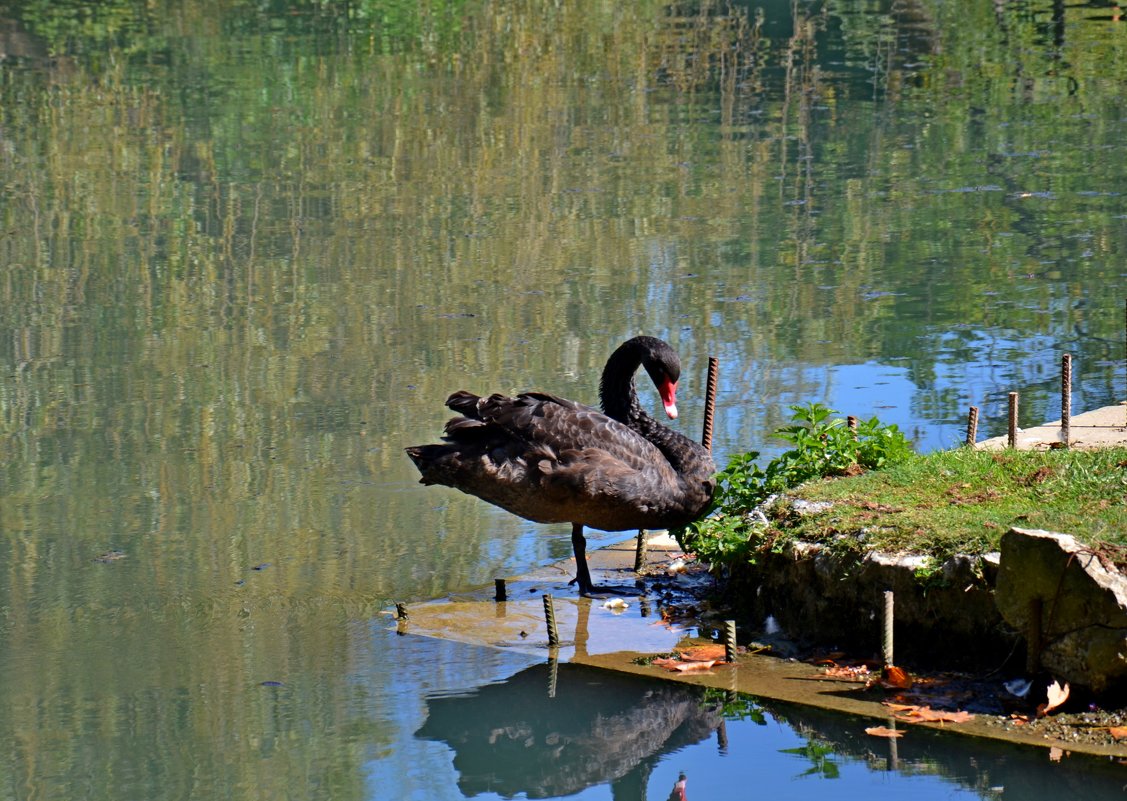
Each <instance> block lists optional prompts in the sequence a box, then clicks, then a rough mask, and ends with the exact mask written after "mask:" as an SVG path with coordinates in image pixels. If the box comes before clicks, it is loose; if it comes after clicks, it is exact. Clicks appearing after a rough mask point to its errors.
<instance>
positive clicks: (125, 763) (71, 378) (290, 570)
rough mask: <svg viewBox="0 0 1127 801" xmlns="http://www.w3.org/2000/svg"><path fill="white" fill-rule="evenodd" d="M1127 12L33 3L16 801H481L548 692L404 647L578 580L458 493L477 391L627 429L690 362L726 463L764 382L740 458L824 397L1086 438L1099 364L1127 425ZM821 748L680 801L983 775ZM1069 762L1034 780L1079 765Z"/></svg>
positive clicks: (7, 508)
mask: <svg viewBox="0 0 1127 801" xmlns="http://www.w3.org/2000/svg"><path fill="white" fill-rule="evenodd" d="M1114 15H1115V14H1114V11H1112V10H1109V9H1108V8H1104V7H1100V6H1097V5H1066V6H1062V5H1061V4H1059V3H1053V2H1051V1H1050V0H1044V1H1043V2H1041V1H1040V0H1013V2H999V3H989V4H966V3H960V4H950V3H944V2H938V1H937V0H914V1H913V2H909V3H895V4H892V3H875V4H874V3H860V2H856V1H855V0H824V2H816V3H805V2H800V3H791V2H789V0H787V1H786V2H777V1H776V0H770V2H765V3H762V4H760V5H758V6H752V5H750V4H741V3H733V4H732V5H726V4H724V5H722V4H707V3H699V4H679V3H678V4H670V3H662V2H631V3H608V2H601V0H592V1H588V0H574V1H573V2H567V3H548V2H535V1H534V2H524V3H480V2H474V1H473V0H465V2H463V1H462V0H421V2H418V3H400V2H388V1H387V0H356V1H355V2H349V3H334V2H310V3H303V2H295V3H284V4H269V3H265V4H263V3H257V4H256V3H227V4H223V3H219V4H217V3H211V2H207V3H205V2H194V1H193V0H179V1H178V2H162V0H152V1H149V0H146V2H141V1H140V0H103V2H99V3H77V4H76V3H43V2H33V1H31V0H28V1H27V2H19V1H18V0H10V1H8V2H3V1H2V0H0V197H3V198H4V202H3V203H0V447H2V449H3V454H4V459H3V460H0V566H3V567H2V569H0V642H2V643H3V648H0V677H2V680H0V741H2V742H5V743H8V744H10V746H11V747H10V748H7V749H5V750H3V752H2V753H0V777H5V778H4V779H0V801H7V799H22V798H27V797H29V796H37V797H51V798H68V797H77V796H82V797H86V798H91V799H96V800H100V799H107V801H108V799H114V801H117V799H122V798H146V799H164V798H168V799H172V798H176V799H179V798H218V797H223V798H231V799H233V801H245V800H247V799H258V798H270V799H274V798H280V797H289V798H295V799H296V798H325V797H332V798H334V799H356V798H364V797H387V798H405V797H411V798H431V797H434V798H442V797H457V795H456V793H457V792H458V791H457V776H456V775H455V773H454V768H453V767H452V765H453V760H452V756H451V754H452V752H451V751H450V749H449V747H448V746H447V745H446V744H445V742H446V741H445V740H442V739H441V738H438V739H421V738H420V736H417V734H416V733H417V732H418V731H419V730H420V729H421V727H422V726H424V725H425V723H426V721H427V716H426V711H427V709H428V706H429V705H430V704H431V698H432V697H433V696H434V695H435V694H436V693H438V694H443V695H448V694H451V693H455V694H457V693H466V692H471V691H473V690H474V688H477V687H479V686H481V685H482V684H484V683H487V682H498V681H505V680H508V679H509V678H510V677H513V676H516V675H519V674H520V673H521V671H522V670H523V669H525V668H528V667H529V665H528V664H527V663H526V662H522V661H521V660H519V659H517V660H516V662H514V661H513V659H514V657H512V655H510V654H506V653H503V652H492V651H488V652H487V651H473V650H467V649H464V648H459V647H455V646H450V645H446V644H442V643H437V642H431V641H422V640H419V641H416V640H413V638H410V637H407V638H396V637H393V636H390V635H385V634H384V633H383V632H382V628H381V627H382V625H383V623H384V621H383V618H382V617H381V616H380V615H379V612H380V610H381V609H383V608H385V607H386V606H387V605H388V603H389V602H391V601H395V600H406V601H409V602H415V601H417V600H419V599H423V598H433V597H439V596H443V595H446V594H449V593H455V592H458V591H460V590H463V589H466V588H472V587H480V586H483V585H488V584H489V583H490V582H491V580H492V579H493V577H495V576H498V575H509V574H512V573H515V572H520V571H523V570H525V569H527V568H529V567H530V566H533V565H537V564H542V563H544V562H547V561H549V560H553V559H557V558H562V557H565V556H567V554H568V553H569V551H570V546H569V543H568V532H567V530H566V527H545V526H535V525H532V524H528V523H525V522H524V521H521V520H517V519H514V518H513V517H512V516H510V515H506V514H503V513H500V512H498V511H497V510H494V509H492V508H489V507H486V506H485V505H484V504H482V503H480V502H478V501H476V500H474V499H471V498H467V497H464V496H461V495H459V494H458V493H455V492H450V491H445V490H441V489H437V488H430V489H426V488H423V487H420V486H419V485H418V484H417V483H416V478H417V476H416V475H415V473H414V470H413V468H412V466H411V464H410V463H409V461H408V460H407V458H406V457H405V456H404V454H403V452H402V448H403V447H404V446H405V445H407V444H413V443H419V442H427V441H432V440H433V439H434V438H435V437H437V436H438V434H439V432H440V430H441V426H442V423H443V422H444V421H445V419H446V417H447V412H446V410H444V409H443V408H442V406H441V403H442V399H443V398H445V397H446V395H447V394H448V393H449V392H451V391H453V390H456V389H460V388H466V389H470V390H473V391H479V392H492V391H506V392H509V391H515V390H521V389H527V388H540V389H546V390H550V391H553V392H557V393H559V394H562V395H565V396H567V397H571V398H575V399H577V400H581V401H587V402H594V400H595V399H596V397H597V385H598V376H599V371H600V369H601V367H602V365H603V363H604V361H605V359H606V357H607V355H608V354H609V352H610V351H611V350H612V349H613V347H614V346H615V345H616V344H618V343H619V342H621V341H623V340H624V339H626V338H628V337H629V336H632V335H634V334H637V333H649V334H654V335H658V336H663V337H665V338H667V339H669V340H670V341H671V342H673V344H674V345H675V346H676V347H677V348H678V349H679V351H680V352H681V354H682V357H683V361H684V365H685V371H684V376H685V377H684V379H683V382H682V387H681V392H680V396H679V406H680V408H681V411H682V417H681V419H680V420H679V421H678V423H677V425H678V427H679V428H680V430H682V431H684V432H688V433H691V434H696V433H697V432H699V431H700V428H701V408H700V397H701V393H702V389H703V386H702V385H703V377H704V373H705V365H706V358H707V356H709V355H715V356H718V357H719V358H720V360H721V370H722V382H721V387H720V390H721V393H720V402H719V414H718V418H717V430H716V438H715V447H716V451H717V453H718V454H719V456H720V457H721V459H723V458H725V457H726V456H728V455H730V454H732V453H736V452H740V451H745V450H759V451H762V452H763V453H765V454H770V453H772V452H773V451H775V450H777V449H778V448H779V447H780V443H778V442H774V441H772V440H771V439H770V437H769V434H770V432H771V431H773V430H774V429H776V428H777V427H778V426H780V425H782V424H784V423H785V422H787V419H788V417H789V412H788V409H787V406H788V405H789V404H791V403H807V402H814V401H819V402H824V403H827V404H829V405H831V406H834V407H836V408H838V409H839V411H840V412H841V413H843V414H854V415H858V416H862V417H868V416H871V415H874V414H875V415H877V416H879V417H880V418H882V419H884V420H885V421H887V422H895V423H897V424H898V425H899V426H900V427H901V428H903V429H904V430H905V431H906V432H908V433H909V434H910V435H911V436H913V437H915V438H916V440H917V442H918V443H919V445H920V446H921V447H922V448H925V449H930V448H935V447H942V446H946V445H950V444H953V443H954V442H957V441H959V440H960V439H961V438H962V427H963V424H964V421H965V416H966V411H967V406H968V405H970V404H972V403H974V404H976V405H979V406H980V407H982V410H983V419H982V424H981V433H982V434H983V435H984V436H985V435H991V434H997V433H1001V431H1002V427H1003V426H1004V414H1002V410H1003V409H1004V403H1005V397H1006V393H1007V392H1009V391H1010V390H1016V391H1020V392H1021V393H1022V406H1021V409H1022V423H1023V424H1031V423H1040V422H1042V421H1044V420H1046V419H1050V418H1052V417H1053V416H1055V414H1056V409H1057V408H1059V407H1058V406H1057V395H1056V391H1057V389H1056V388H1057V383H1058V377H1057V370H1058V365H1059V358H1060V354H1061V353H1062V352H1063V351H1065V350H1068V351H1070V352H1071V353H1072V354H1073V356H1074V357H1075V360H1076V369H1075V388H1074V399H1075V405H1076V407H1077V409H1080V408H1084V407H1090V406H1095V405H1102V404H1105V403H1112V402H1117V401H1118V400H1120V399H1121V398H1122V396H1123V391H1124V383H1123V381H1124V376H1123V371H1122V356H1123V341H1122V335H1123V295H1124V294H1125V287H1127V282H1125V280H1124V276H1125V273H1127V268H1125V267H1124V263H1123V254H1124V253H1127V226H1125V225H1124V207H1123V206H1124V204H1123V195H1122V193H1123V191H1124V189H1123V188H1124V187H1125V186H1127V100H1125V95H1124V93H1123V91H1122V81H1121V78H1120V72H1121V70H1117V69H1116V67H1117V66H1118V65H1121V64H1123V63H1127V37H1125V36H1123V32H1122V23H1121V22H1119V21H1117V20H1114V19H1113V17H1114ZM643 396H644V400H645V403H646V404H647V406H648V407H649V408H656V399H655V397H654V394H653V392H652V390H651V389H649V388H646V389H644V390H643ZM594 539H596V541H606V539H607V538H606V537H601V538H594ZM107 555H109V556H107ZM373 621H376V622H373ZM373 627H374V629H373ZM607 706H608V708H611V707H613V699H611V700H609V701H608V702H607ZM764 714H765V715H767V716H768V717H770V716H772V715H778V714H779V713H778V712H777V711H776V710H767V711H765V712H764ZM803 714H804V713H800V712H799V711H797V710H793V709H791V710H787V711H786V712H785V713H783V714H782V716H783V717H785V719H786V720H787V721H788V723H787V724H785V725H784V724H779V723H769V724H768V725H767V726H765V727H762V726H758V725H755V724H752V723H748V722H738V723H737V722H730V723H729V724H728V725H727V729H728V736H729V742H730V747H729V750H728V756H719V755H718V754H717V751H716V748H715V745H714V742H715V737H708V738H704V739H702V740H701V741H700V742H696V743H695V744H687V743H685V742H681V743H678V744H676V745H675V746H670V748H672V749H673V750H674V752H673V753H670V754H667V755H664V756H661V757H659V758H656V759H655V760H653V767H652V770H653V772H652V774H651V775H650V777H649V779H648V781H649V785H648V788H647V789H648V795H649V797H650V798H654V797H657V798H664V797H666V796H667V795H668V792H669V789H670V787H671V785H672V782H671V779H673V778H675V775H676V772H677V771H679V770H686V772H687V773H688V774H689V782H690V783H689V793H690V797H692V794H693V793H694V792H695V793H696V794H697V798H698V801H699V798H700V797H701V795H702V794H705V793H711V792H713V791H712V790H711V789H710V788H709V787H708V786H707V784H706V782H707V781H708V780H709V779H710V777H711V778H714V779H715V780H716V781H719V780H720V779H721V778H724V779H725V780H727V779H726V777H728V776H732V777H739V776H741V775H743V776H745V777H746V782H747V783H749V782H751V781H752V779H754V780H756V781H757V782H758V783H760V784H763V785H764V786H768V787H773V788H776V790H775V792H776V793H777V794H782V795H784V796H785V794H786V793H791V792H792V791H793V792H794V793H796V794H799V795H800V794H802V793H805V792H807V791H809V790H810V789H811V788H814V789H820V788H821V787H822V786H823V785H824V786H825V787H827V788H832V790H833V791H834V793H835V794H836V795H842V796H846V797H849V796H850V795H859V794H861V793H866V794H869V793H870V792H871V791H873V788H874V786H875V787H878V788H883V789H879V790H878V791H877V792H878V795H879V794H881V793H883V795H884V796H894V795H896V794H899V793H900V792H901V789H902V786H903V785H902V783H908V784H911V786H912V789H913V792H915V791H916V789H915V788H917V787H923V788H924V790H923V791H924V792H931V793H940V794H941V793H943V792H945V791H953V788H955V787H956V785H953V784H952V783H950V782H948V781H947V780H945V779H935V778H931V777H926V776H925V777H919V778H912V779H910V780H909V779H904V778H900V777H899V776H898V775H897V774H886V773H880V772H870V771H869V770H868V768H867V767H866V768H863V767H862V766H861V763H859V762H856V763H855V762H852V761H851V757H850V756H849V755H850V754H854V753H856V754H860V753H863V752H865V751H867V750H874V749H875V750H877V751H879V750H880V748H883V746H884V744H883V743H881V744H877V745H874V744H873V743H871V742H868V741H867V740H864V741H863V742H865V748H864V749H862V748H861V747H859V746H857V747H855V744H854V743H853V742H852V741H850V740H849V739H848V737H846V738H844V739H841V740H832V744H831V745H829V746H828V747H829V748H830V750H831V751H832V752H833V753H834V754H835V755H836V756H835V757H834V758H833V759H832V760H830V761H831V762H832V763H834V764H838V771H839V775H840V776H841V777H842V778H838V779H833V780H830V779H826V778H821V777H824V776H825V773H822V774H818V775H816V776H812V777H808V778H801V779H800V778H796V777H797V776H799V775H800V774H801V773H803V772H804V771H805V770H806V768H805V767H804V765H806V764H807V762H809V761H810V760H809V759H807V760H806V761H805V762H804V761H803V759H802V758H797V757H795V756H794V755H790V754H781V751H782V750H783V749H788V748H792V747H796V744H798V745H801V744H802V742H803V741H804V739H805V738H807V734H806V733H805V732H806V731H807V730H808V729H809V728H810V727H811V726H813V725H814V724H812V723H807V724H802V723H801V722H800V720H802V719H804V718H803ZM791 724H794V726H795V728H794V729H791V728H790V726H791ZM818 725H819V726H821V724H818ZM796 732H798V733H796ZM768 735H769V736H770V738H778V742H776V741H775V739H770V740H769V741H768V740H762V739H760V738H763V737H767V736H768ZM741 738H742V739H741ZM557 744H558V743H557ZM737 744H738V747H737ZM907 748H908V746H907V745H905V749H907ZM547 749H548V746H547V745H546V746H544V747H543V750H544V751H545V752H547ZM677 749H679V750H677ZM536 750H538V751H539V750H541V747H540V746H537V747H536ZM659 752H660V749H659ZM881 753H883V752H881ZM690 756H691V757H692V759H691V760H690V759H689V757H690ZM752 757H754V761H753V760H752ZM1042 757H1043V754H1039V753H1034V754H1033V756H1030V757H1024V756H1023V757H1018V756H1014V757H1012V758H1011V757H1006V759H1007V760H1010V761H1017V762H1018V763H1019V764H1022V765H1025V764H1026V762H1024V761H1021V760H1026V759H1032V760H1033V761H1034V764H1040V765H1042V766H1043V767H1044V768H1045V772H1043V773H1042V772H1038V773H1035V772H1034V771H1033V770H1032V769H1031V770H1030V771H1029V775H1030V776H1037V777H1038V783H1039V784H1040V785H1042V786H1046V787H1048V786H1052V782H1051V779H1052V777H1065V778H1067V777H1069V776H1075V775H1079V772H1078V771H1077V770H1076V768H1075V765H1076V762H1075V761H1071V762H1070V761H1069V760H1065V761H1064V762H1062V763H1061V764H1060V765H1049V764H1047V763H1044V760H1043V759H1042ZM1043 763H1044V764H1043ZM424 768H425V770H424ZM964 773H966V772H965V771H964ZM432 774H433V778H432ZM958 775H963V773H959V774H958ZM967 775H970V774H969V773H967ZM1061 780H1062V781H1063V780H1064V778H1062V779H1061ZM732 781H738V779H735V778H733V779H732ZM994 784H996V783H995V782H992V781H991V782H989V783H983V784H982V785H981V786H982V787H987V786H994ZM1001 784H1006V785H1008V786H1009V787H1010V788H1013V787H1014V786H1019V785H1015V783H1014V781H1013V780H1010V781H1006V782H1001ZM740 786H741V785H739V784H736V785H734V788H735V789H733V788H732V787H731V786H730V787H729V788H728V792H729V793H736V792H738V791H739V788H740ZM967 786H973V787H979V786H980V785H979V783H977V782H976V781H970V782H968V784H967ZM29 788H30V789H29ZM584 792H585V793H587V794H588V795H596V796H598V795H600V794H601V797H607V796H608V795H609V794H610V792H611V791H610V786H609V785H607V784H605V783H604V784H602V785H599V786H597V787H595V788H593V789H589V790H586V791H584ZM1007 792H1008V793H1009V794H1010V795H1017V796H1019V797H1024V796H1023V795H1022V794H1021V793H1018V792H1017V791H1014V790H1012V789H1010V790H1008V791H1007ZM428 793H430V795H428ZM719 793H720V791H719V790H717V791H715V793H714V794H719ZM635 795H637V794H635ZM982 795H983V797H992V796H990V795H989V794H988V792H987V791H986V790H982Z"/></svg>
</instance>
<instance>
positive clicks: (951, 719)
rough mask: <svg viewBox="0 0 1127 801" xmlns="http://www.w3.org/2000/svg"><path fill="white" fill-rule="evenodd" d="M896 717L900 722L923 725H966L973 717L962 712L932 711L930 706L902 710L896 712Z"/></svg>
mask: <svg viewBox="0 0 1127 801" xmlns="http://www.w3.org/2000/svg"><path fill="white" fill-rule="evenodd" d="M897 713H898V714H897V715H896V717H897V718H899V719H900V720H916V721H921V722H925V723H966V722H967V721H970V720H974V715H972V714H971V713H970V712H964V711H962V710H959V711H956V712H948V711H945V710H942V709H932V708H931V707H930V706H914V707H909V708H908V709H904V710H897Z"/></svg>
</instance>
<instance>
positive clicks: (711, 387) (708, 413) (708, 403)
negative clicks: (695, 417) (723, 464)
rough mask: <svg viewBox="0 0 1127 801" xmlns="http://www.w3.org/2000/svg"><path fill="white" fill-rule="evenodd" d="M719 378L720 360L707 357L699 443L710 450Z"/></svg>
mask: <svg viewBox="0 0 1127 801" xmlns="http://www.w3.org/2000/svg"><path fill="white" fill-rule="evenodd" d="M719 380H720V360H719V359H717V358H716V357H715V356H709V357H708V382H707V384H706V385H705V390H704V433H703V434H701V438H700V441H701V444H703V445H704V447H705V448H707V449H708V450H710V451H711V450H712V419H713V417H714V415H715V412H716V385H717V383H718V382H719Z"/></svg>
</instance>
